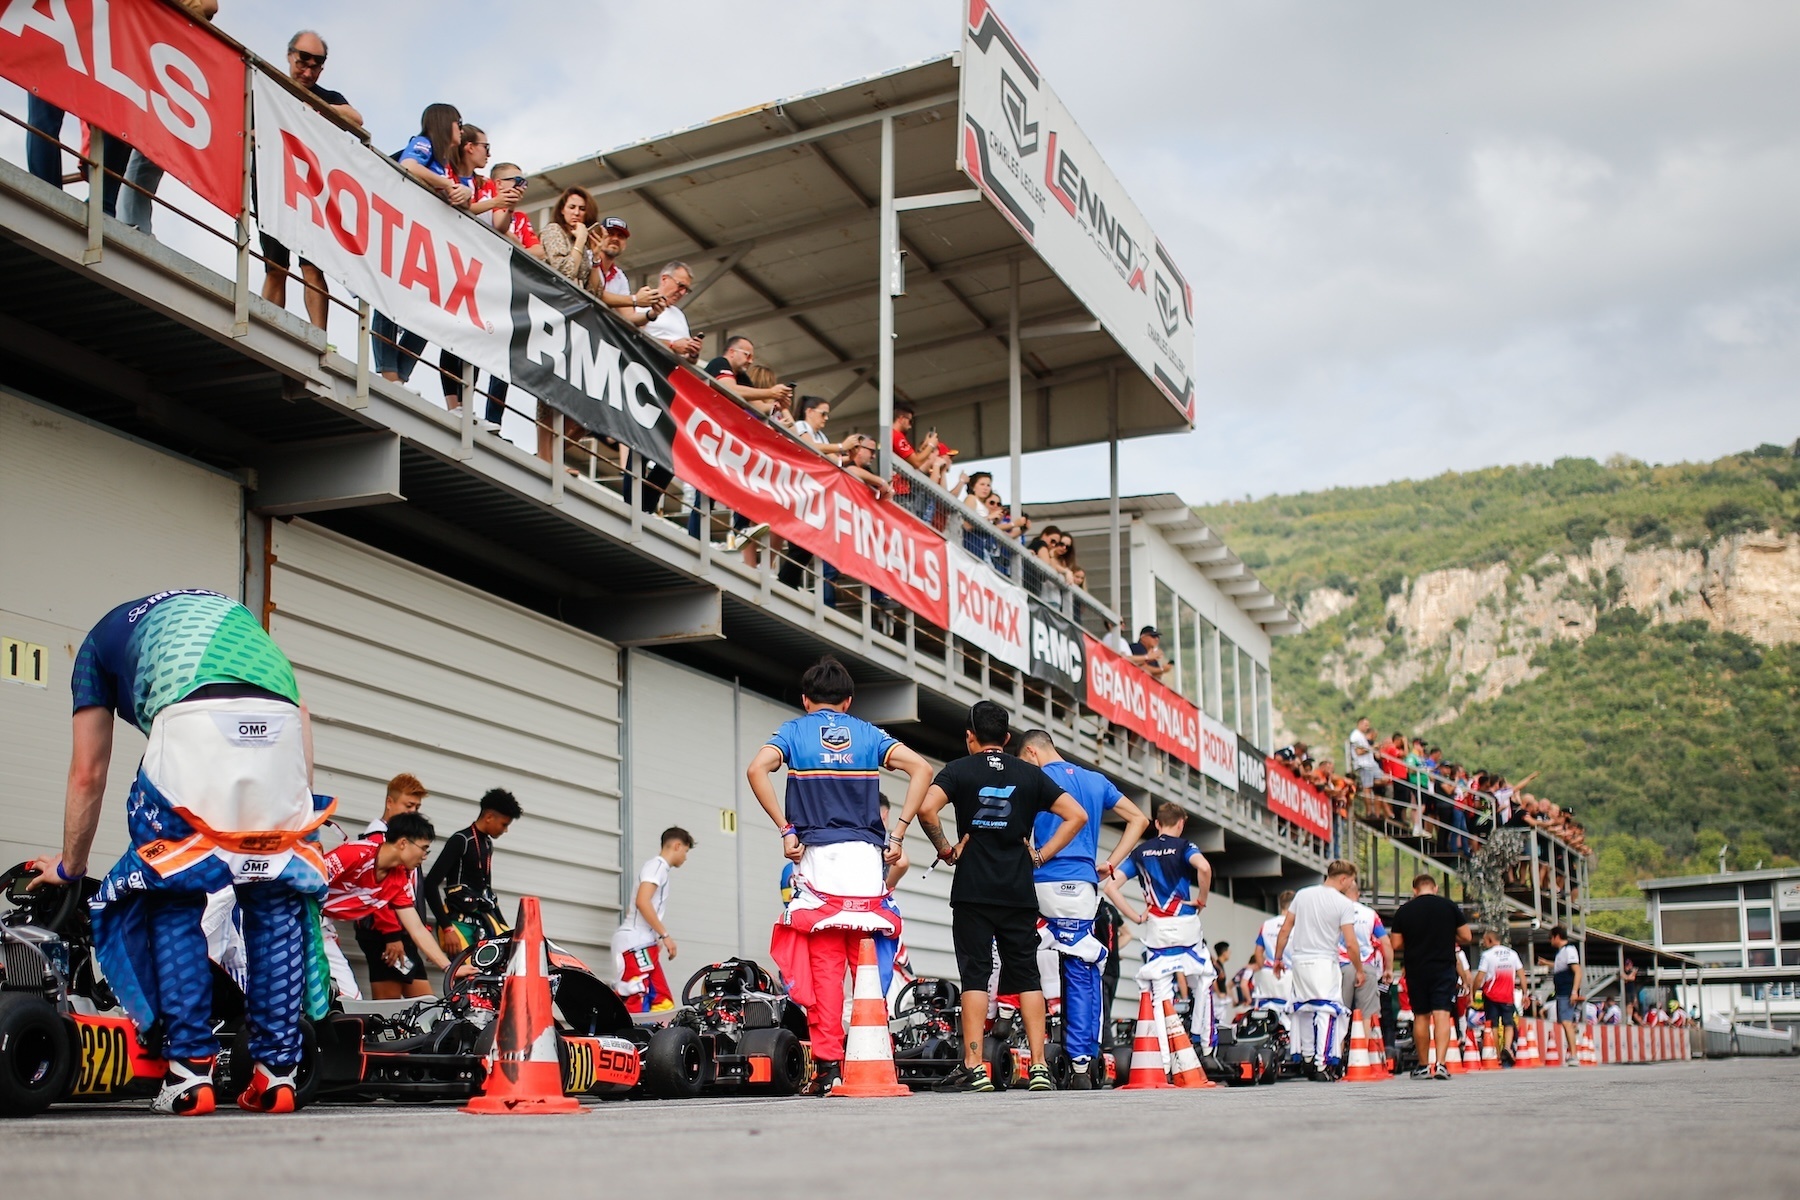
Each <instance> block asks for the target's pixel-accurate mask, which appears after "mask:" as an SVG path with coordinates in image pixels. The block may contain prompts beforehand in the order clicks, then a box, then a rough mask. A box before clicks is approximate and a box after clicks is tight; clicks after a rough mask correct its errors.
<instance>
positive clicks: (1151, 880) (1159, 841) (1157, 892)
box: [1119, 833, 1200, 917]
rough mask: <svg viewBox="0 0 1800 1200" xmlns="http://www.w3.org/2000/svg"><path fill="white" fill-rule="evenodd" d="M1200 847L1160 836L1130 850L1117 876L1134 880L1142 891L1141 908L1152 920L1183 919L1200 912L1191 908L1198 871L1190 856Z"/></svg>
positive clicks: (1198, 877) (1177, 839) (1184, 839)
mask: <svg viewBox="0 0 1800 1200" xmlns="http://www.w3.org/2000/svg"><path fill="white" fill-rule="evenodd" d="M1199 853H1200V847H1198V846H1196V845H1194V843H1192V842H1190V841H1188V840H1187V839H1186V838H1178V837H1170V836H1169V835H1168V834H1166V833H1161V834H1158V835H1156V836H1155V837H1153V838H1150V839H1148V840H1146V841H1142V842H1139V843H1138V844H1137V845H1136V846H1134V847H1132V850H1131V853H1130V854H1128V855H1126V856H1125V861H1124V862H1122V863H1120V864H1119V874H1120V875H1122V876H1124V877H1125V878H1126V879H1136V880H1137V881H1138V884H1139V886H1141V887H1142V888H1143V889H1144V908H1145V910H1146V911H1147V912H1148V913H1149V914H1150V915H1151V916H1153V917H1186V916H1192V915H1193V914H1194V913H1197V912H1199V911H1200V910H1199V909H1197V908H1195V907H1194V888H1195V886H1196V885H1197V884H1198V883H1199V882H1200V872H1199V871H1197V870H1195V869H1194V862H1193V859H1194V856H1195V855H1196V854H1199Z"/></svg>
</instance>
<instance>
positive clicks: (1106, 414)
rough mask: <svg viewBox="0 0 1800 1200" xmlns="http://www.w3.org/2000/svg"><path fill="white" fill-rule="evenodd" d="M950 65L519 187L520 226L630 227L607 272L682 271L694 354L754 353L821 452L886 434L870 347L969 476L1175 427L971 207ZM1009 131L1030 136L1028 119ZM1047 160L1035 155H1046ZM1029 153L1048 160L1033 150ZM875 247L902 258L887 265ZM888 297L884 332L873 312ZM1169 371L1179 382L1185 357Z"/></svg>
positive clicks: (1073, 294)
mask: <svg viewBox="0 0 1800 1200" xmlns="http://www.w3.org/2000/svg"><path fill="white" fill-rule="evenodd" d="M979 9H980V12H978V13H976V14H975V15H976V16H979V17H981V18H982V19H984V20H988V21H990V22H991V14H990V13H988V12H987V11H986V7H985V5H981V6H979ZM971 11H972V12H974V9H972V10H971ZM965 33H968V31H965ZM1014 53H1015V60H1014V61H1015V62H1023V61H1026V60H1024V59H1023V56H1022V52H1018V51H1016V50H1015V52H1014ZM965 57H966V55H965V54H963V53H958V54H949V55H945V56H943V57H940V58H932V59H928V60H925V61H922V62H918V63H914V64H912V65H910V66H905V67H901V68H898V69H896V70H892V71H888V72H886V73H883V74H879V75H874V76H870V77H868V78H865V79H858V80H855V81H853V82H850V83H846V84H842V85H840V86H837V87H832V88H826V89H822V90H819V91H815V92H809V93H806V94H803V95H799V96H794V97H791V98H788V99H784V100H777V101H773V102H770V103H768V104H763V105H759V106H756V107H754V108H749V109H745V110H743V111H741V112H735V113H728V114H725V115H724V116H720V117H716V118H714V119H713V120H710V121H706V122H704V123H702V124H699V125H694V126H691V127H689V128H686V129H680V130H676V131H674V132H672V133H667V134H662V135H659V136H657V137H652V138H647V139H645V140H642V141H638V142H633V143H630V144H627V145H624V146H620V147H617V148H616V149H612V150H605V151H601V152H598V153H594V154H589V155H585V156H583V157H581V158H578V159H574V160H572V161H570V162H566V163H562V164H559V165H557V166H553V167H549V168H546V169H544V170H541V171H539V172H537V173H536V174H535V175H534V176H533V177H532V185H531V188H532V190H531V193H530V195H531V202H532V203H533V204H534V205H539V206H541V207H539V208H537V209H535V210H534V211H533V212H532V216H533V218H534V220H536V221H537V222H538V223H539V224H540V225H541V224H542V222H543V221H545V220H547V219H548V218H549V215H550V209H551V205H552V204H553V202H554V201H555V199H556V198H557V197H558V195H559V194H560V193H561V191H562V189H563V188H565V187H569V186H579V187H582V188H585V189H586V190H587V191H588V192H589V193H590V194H591V195H592V196H593V197H594V199H595V201H596V204H597V206H598V213H597V214H595V215H596V216H597V217H605V216H619V217H623V218H624V219H625V220H626V221H627V222H628V223H629V225H630V229H631V238H630V241H629V243H628V246H627V248H626V251H625V253H624V255H623V257H622V260H621V261H622V262H623V264H624V266H625V268H626V270H627V272H628V274H629V276H630V278H631V280H632V282H633V283H634V284H636V283H642V282H648V281H654V279H655V278H656V276H657V274H658V271H659V268H660V267H661V266H662V265H663V264H664V263H665V262H666V261H669V260H675V259H679V260H681V261H683V262H686V263H687V264H689V266H690V267H691V269H692V271H693V276H694V289H693V292H692V293H691V294H690V295H689V297H688V298H687V299H686V300H685V301H684V302H683V308H684V311H685V312H686V314H687V317H688V321H689V324H690V326H691V327H692V328H693V330H694V331H695V332H697V333H698V332H704V333H706V334H707V335H708V338H709V340H708V342H707V344H706V353H707V354H712V353H716V352H717V350H718V348H719V347H721V346H722V345H723V341H724V339H725V338H726V337H729V336H732V335H737V334H743V335H746V336H748V337H750V338H751V339H752V340H753V341H754V343H755V347H756V357H757V361H759V362H761V363H764V364H766V365H769V366H771V367H773V368H774V369H775V370H776V371H777V373H778V375H779V377H780V378H781V379H782V380H783V381H786V382H791V383H793V384H795V385H796V390H797V393H798V394H802V395H820V396H825V397H828V398H829V399H831V400H832V401H833V404H834V408H833V416H832V429H833V431H834V432H848V431H850V430H853V429H854V430H862V431H865V432H870V431H876V430H878V429H879V428H880V425H881V406H880V399H881V395H880V391H881V388H880V385H881V375H882V365H883V355H882V349H883V343H884V341H885V342H886V343H887V344H888V346H889V347H891V351H892V355H893V357H892V369H891V372H890V376H889V378H890V380H891V384H892V396H893V398H894V399H895V400H897V401H905V402H910V403H911V404H913V405H914V406H915V407H916V409H917V411H918V414H919V416H918V425H917V428H918V430H919V431H920V432H923V431H924V430H927V429H931V428H935V429H937V431H938V433H939V436H940V437H941V439H942V440H943V441H944V442H945V443H946V444H948V445H950V446H952V447H954V448H955V449H956V450H958V451H959V452H960V453H961V454H962V456H963V458H964V460H965V461H966V460H968V459H973V458H977V457H998V456H1005V455H1007V454H1009V453H1011V454H1017V453H1019V452H1021V451H1023V452H1031V451H1038V450H1048V449H1055V448H1060V447H1067V446H1079V445H1086V444H1092V443H1101V442H1106V441H1108V440H1111V439H1114V438H1125V437H1139V436H1144V435H1149V434H1160V433H1169V432H1174V431H1180V430H1186V429H1189V428H1191V427H1192V415H1191V414H1192V409H1193V402H1192V382H1191V379H1190V378H1186V377H1183V378H1179V379H1177V380H1174V381H1173V387H1171V386H1170V384H1171V381H1170V380H1169V379H1168V377H1167V374H1164V375H1163V377H1162V378H1161V379H1160V380H1159V379H1158V378H1157V373H1156V372H1153V371H1147V370H1146V369H1145V359H1144V354H1143V352H1142V350H1141V349H1140V350H1139V351H1138V352H1137V353H1136V355H1135V356H1134V354H1133V353H1132V351H1131V349H1130V347H1131V346H1132V345H1133V341H1132V339H1133V337H1134V336H1140V337H1141V335H1142V330H1137V331H1136V332H1135V334H1134V330H1133V328H1132V327H1130V322H1128V321H1123V320H1120V319H1119V318H1118V316H1117V314H1116V312H1115V311H1113V310H1108V311H1109V312H1110V313H1111V315H1110V316H1108V317H1106V318H1104V319H1103V316H1102V314H1101V313H1100V312H1096V311H1095V309H1096V308H1101V309H1107V306H1106V305H1104V304H1102V305H1092V304H1090V303H1084V302H1083V300H1082V299H1081V297H1080V296H1078V295H1077V291H1078V290H1081V288H1082V284H1081V283H1080V281H1079V280H1078V279H1077V280H1076V282H1075V283H1074V284H1073V285H1072V283H1071V282H1070V280H1068V279H1065V278H1064V276H1065V275H1069V276H1071V277H1074V276H1075V275H1077V274H1078V272H1071V271H1070V270H1068V269H1067V267H1066V264H1067V263H1068V261H1069V258H1070V256H1069V254H1068V253H1067V252H1066V251H1065V252H1063V257H1062V260H1061V261H1062V262H1063V263H1064V264H1065V269H1064V271H1063V273H1062V274H1059V273H1058V270H1057V269H1055V268H1054V267H1053V265H1052V262H1051V261H1048V260H1047V257H1046V255H1047V254H1048V255H1049V258H1050V259H1055V258H1056V253H1055V252H1051V251H1047V250H1046V247H1045V243H1044V239H1043V238H1042V237H1041V236H1040V237H1039V238H1038V239H1036V241H1035V242H1034V239H1033V238H1032V237H1031V236H1030V235H1029V233H1028V231H1027V229H1026V228H1025V227H1024V226H1022V225H1021V224H1020V223H1019V222H1018V221H1016V220H1015V219H1014V218H1013V217H1011V216H1009V215H1008V214H1007V212H1006V211H1005V209H1004V208H1003V207H1002V206H1001V205H1000V204H998V203H996V202H995V200H994V199H993V193H992V192H990V191H983V190H980V189H978V188H977V187H976V179H975V176H976V175H978V174H979V172H978V171H976V172H972V173H965V171H964V170H963V169H961V168H960V166H959V159H960V157H961V156H960V155H959V150H963V151H970V152H971V153H970V157H971V158H974V157H976V156H975V155H974V154H973V150H974V144H973V143H972V142H971V141H969V140H968V139H967V138H966V137H965V138H963V139H962V140H961V141H960V142H959V131H961V130H965V128H966V117H967V114H966V113H965V112H964V106H963V104H962V102H961V101H960V100H959V90H960V89H962V88H963V86H964V82H965V81H964V79H963V72H964V61H965ZM1012 70H1013V72H1014V74H1018V73H1019V70H1020V69H1019V68H1018V67H1017V66H1013V67H1012ZM1046 94H1047V93H1046ZM1049 102H1050V101H1048V100H1046V101H1045V102H1044V103H1045V104H1048V103H1049ZM1017 111H1018V114H1019V119H1020V121H1025V120H1026V118H1027V117H1032V118H1033V121H1032V123H1030V124H1029V125H1028V126H1025V128H1028V129H1029V130H1031V131H1035V130H1036V129H1037V127H1038V126H1037V123H1036V120H1037V118H1036V117H1035V113H1036V110H1031V109H1024V108H1020V109H1018V110H1017ZM1057 111H1061V110H1060V109H1059V110H1057ZM1042 119H1043V120H1046V121H1047V120H1048V118H1047V117H1046V118H1042ZM1078 134H1079V131H1078V130H1077V131H1075V136H1078ZM1064 135H1065V136H1064V144H1065V145H1066V144H1069V143H1070V141H1071V136H1070V134H1069V131H1068V130H1067V129H1065V130H1064ZM1031 136H1033V137H1034V138H1035V136H1036V134H1035V132H1033V133H1032V134H1031ZM1056 144H1057V143H1056V141H1055V138H1054V137H1051V138H1050V140H1049V147H1050V149H1051V150H1052V151H1054V150H1055V147H1056ZM1081 144H1083V145H1085V143H1081ZM1033 153H1034V156H1035V157H1034V161H1035V159H1042V158H1044V157H1045V156H1044V154H1043V153H1042V150H1041V149H1039V148H1038V147H1036V146H1034V147H1033ZM1065 157H1066V156H1065ZM1035 169H1036V170H1038V172H1039V173H1040V174H1041V173H1042V172H1043V171H1044V170H1045V168H1043V167H1037V168H1035ZM1101 169H1102V170H1103V169H1104V164H1101ZM1106 181H1107V182H1110V176H1107V177H1106ZM1097 186H1098V185H1097ZM1055 190H1056V189H1053V191H1055ZM1071 196H1072V197H1073V196H1074V193H1071ZM1080 199H1081V200H1082V202H1083V208H1082V209H1081V210H1080V212H1079V213H1076V214H1075V215H1078V216H1082V217H1083V218H1085V216H1086V215H1087V214H1089V213H1090V212H1091V213H1092V214H1093V215H1095V216H1096V218H1097V219H1098V220H1099V221H1100V222H1101V223H1102V225H1104V222H1105V221H1106V220H1107V219H1109V218H1108V214H1107V213H1106V211H1105V210H1104V209H1103V208H1101V207H1099V204H1098V201H1095V200H1093V199H1091V198H1089V197H1087V196H1086V195H1085V194H1082V195H1081V196H1080ZM1072 203H1074V200H1073V199H1071V204H1072ZM1071 212H1072V213H1074V212H1075V210H1073V209H1072V210H1071ZM1132 215H1133V216H1134V217H1135V216H1136V214H1135V209H1132ZM1059 219H1060V218H1059ZM1138 219H1139V220H1140V221H1141V218H1138ZM1096 227H1099V226H1096ZM1107 228H1123V225H1122V223H1115V225H1114V226H1108V227H1107ZM1149 241H1150V242H1153V241H1154V239H1153V238H1151V239H1149ZM1136 242H1137V243H1138V244H1139V246H1140V248H1139V249H1138V250H1137V251H1136V252H1137V253H1138V254H1140V255H1141V256H1145V260H1146V261H1147V262H1149V263H1150V264H1151V266H1150V270H1149V277H1150V278H1151V279H1153V280H1154V282H1155V286H1156V288H1157V290H1158V298H1159V299H1161V300H1162V301H1163V305H1164V312H1170V311H1173V312H1174V316H1173V317H1171V318H1170V321H1171V323H1172V324H1174V325H1175V326H1176V335H1175V339H1174V340H1175V341H1176V342H1177V343H1180V342H1181V341H1182V339H1183V338H1185V339H1187V341H1188V342H1189V343H1190V345H1191V339H1192V323H1191V322H1192V316H1191V302H1188V303H1187V309H1188V314H1187V321H1186V322H1185V323H1182V322H1181V321H1180V320H1179V319H1178V318H1179V316H1180V311H1179V310H1180V306H1181V304H1182V303H1183V302H1186V292H1185V289H1186V284H1185V282H1184V281H1182V280H1181V279H1180V276H1179V273H1178V272H1176V271H1175V270H1174V268H1173V264H1172V263H1171V262H1169V260H1168V258H1167V255H1166V252H1164V251H1163V250H1162V247H1161V246H1160V244H1155V245H1154V246H1153V249H1152V250H1144V249H1142V248H1141V247H1142V245H1145V244H1148V243H1147V242H1146V239H1144V238H1143V237H1142V236H1139V237H1138V238H1137V239H1136ZM884 243H885V244H887V245H889V246H891V247H894V248H895V250H896V253H894V254H891V255H890V254H884V253H883V245H884ZM1158 264H1167V268H1166V270H1164V269H1163V268H1161V267H1160V266H1159V265H1158ZM1144 276H1145V271H1144V268H1143V267H1140V268H1139V277H1138V278H1137V279H1136V280H1135V282H1136V284H1137V288H1138V290H1139V291H1140V292H1145V294H1146V296H1148V287H1147V285H1146V284H1145V282H1144ZM1165 276H1167V277H1172V278H1173V280H1174V283H1173V284H1169V283H1168V282H1167V281H1166V279H1165ZM1089 291H1090V295H1091V294H1092V292H1091V285H1090V287H1089ZM896 292H899V293H902V294H897V295H896V294H893V293H896ZM889 295H892V301H893V303H892V311H891V315H889V314H884V312H883V308H884V307H885V304H884V301H885V299H886V298H887V297H888V296H889ZM1171 296H1173V299H1171V298H1170V297H1171ZM886 321H891V326H889V325H886V324H885V322H886ZM1141 323H1142V322H1140V324H1141ZM1115 325H1116V326H1119V327H1120V328H1118V329H1114V328H1111V327H1110V326H1115ZM884 329H891V334H892V336H891V337H889V338H884V337H883V333H884ZM1015 348H1016V352H1017V369H1016V374H1017V378H1018V386H1017V394H1018V400H1017V407H1016V411H1017V435H1016V437H1015V435H1014V434H1013V423H1014V412H1013V403H1012V389H1011V377H1012V375H1013V370H1012V361H1011V360H1012V355H1013V353H1014V350H1015ZM1178 358H1179V359H1181V360H1185V361H1191V352H1190V351H1183V352H1181V353H1180V354H1179V355H1178ZM1175 374H1179V372H1175ZM1184 388H1185V394H1183V391H1182V389H1184ZM884 442H885V439H884Z"/></svg>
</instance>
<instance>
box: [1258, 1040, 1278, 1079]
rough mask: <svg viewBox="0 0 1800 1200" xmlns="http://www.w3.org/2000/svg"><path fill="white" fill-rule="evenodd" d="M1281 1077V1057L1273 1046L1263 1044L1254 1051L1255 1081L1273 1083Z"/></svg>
mask: <svg viewBox="0 0 1800 1200" xmlns="http://www.w3.org/2000/svg"><path fill="white" fill-rule="evenodd" d="M1280 1078H1281V1059H1280V1057H1279V1056H1278V1055H1277V1054H1276V1053H1275V1050H1274V1048H1273V1047H1270V1046H1264V1047H1263V1048H1262V1049H1261V1050H1258V1051H1257V1052H1256V1082H1257V1083H1258V1084H1263V1085H1268V1084H1273V1083H1275V1082H1277V1081H1278V1080H1280Z"/></svg>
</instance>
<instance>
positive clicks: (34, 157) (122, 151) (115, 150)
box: [25, 92, 135, 217]
mask: <svg viewBox="0 0 1800 1200" xmlns="http://www.w3.org/2000/svg"><path fill="white" fill-rule="evenodd" d="M65 115H67V114H65V113H64V112H63V110H62V109H60V108H58V107H56V106H55V105H54V104H51V103H50V102H49V101H48V100H45V99H43V98H42V97H40V96H39V95H38V94H37V93H36V92H29V93H27V94H26V96H25V124H26V125H27V126H28V127H29V129H30V130H31V132H29V133H27V134H26V136H25V166H26V169H27V170H29V171H30V172H31V173H32V174H33V175H36V176H37V177H38V178H39V179H41V180H43V181H44V182H45V183H47V184H49V185H51V186H52V187H55V188H61V187H62V186H63V164H62V156H63V149H62V145H61V142H62V128H63V118H64V116H65ZM90 136H92V137H96V138H101V139H103V140H102V141H101V143H100V165H101V167H102V168H103V170H104V172H105V173H104V174H103V175H102V176H101V180H100V207H101V209H102V210H103V211H104V212H105V213H106V215H107V216H109V217H113V216H117V215H118V205H119V182H120V180H122V179H123V178H124V176H125V171H126V169H127V168H128V167H129V166H130V165H131V156H132V154H133V153H135V151H133V150H132V148H131V145H130V144H129V143H128V142H126V141H125V140H124V139H123V138H119V137H115V136H113V135H112V134H110V133H105V134H103V133H101V132H100V131H99V130H97V129H93V130H90Z"/></svg>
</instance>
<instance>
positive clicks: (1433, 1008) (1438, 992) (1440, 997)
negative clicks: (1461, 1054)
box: [1387, 875, 1475, 1079]
mask: <svg viewBox="0 0 1800 1200" xmlns="http://www.w3.org/2000/svg"><path fill="white" fill-rule="evenodd" d="M1387 928H1388V936H1389V937H1390V938H1392V939H1393V943H1394V949H1395V950H1396V951H1397V952H1398V953H1399V954H1400V956H1401V959H1402V966H1403V967H1404V968H1405V971H1406V996H1407V999H1408V1000H1410V1001H1411V1002H1412V1010H1413V1045H1414V1047H1416V1052H1417V1053H1418V1054H1419V1065H1418V1066H1417V1067H1416V1068H1414V1070H1413V1075H1414V1076H1415V1077H1416V1078H1419V1079H1426V1078H1430V1079H1448V1078H1450V1069H1449V1068H1448V1067H1446V1066H1445V1065H1444V1063H1445V1062H1446V1061H1447V1060H1448V1058H1449V1054H1450V1041H1451V1039H1452V1038H1453V1037H1454V1036H1455V1029H1454V1027H1453V1024H1452V1022H1453V1020H1454V1018H1455V1014H1456V990H1457V985H1458V983H1459V982H1460V980H1461V973H1460V972H1459V971H1458V970H1457V969H1456V948H1457V947H1458V946H1467V945H1468V944H1469V943H1470V942H1472V941H1474V940H1475V933H1474V931H1473V930H1472V929H1470V928H1469V919H1468V918H1467V917H1465V916H1463V911H1462V909H1460V908H1458V907H1457V906H1456V905H1455V904H1453V903H1451V902H1450V901H1449V900H1447V899H1445V898H1444V897H1443V896H1440V895H1438V890H1437V880H1436V879H1434V878H1433V877H1432V876H1430V875H1417V876H1414V878H1413V898H1412V899H1411V900H1408V901H1407V902H1406V903H1405V904H1402V905H1401V906H1400V909H1399V911H1397V912H1396V913H1395V914H1394V919H1393V920H1391V921H1389V922H1388V927H1387ZM1421 1020H1424V1021H1425V1022H1426V1023H1427V1024H1428V1026H1429V1033H1428V1034H1427V1036H1426V1037H1423V1038H1421V1037H1420V1036H1419V1034H1420V1032H1421V1030H1420V1028H1419V1023H1420V1021H1421Z"/></svg>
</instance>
